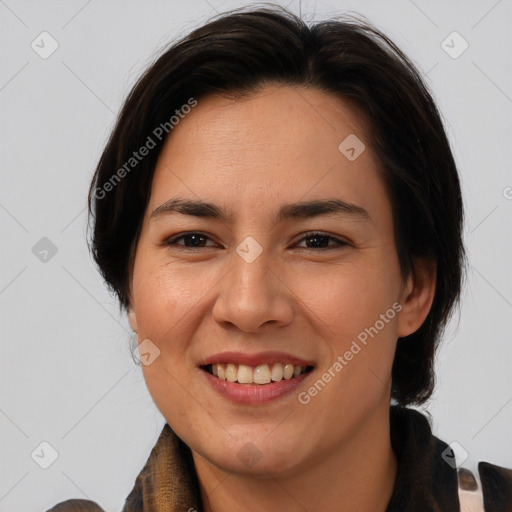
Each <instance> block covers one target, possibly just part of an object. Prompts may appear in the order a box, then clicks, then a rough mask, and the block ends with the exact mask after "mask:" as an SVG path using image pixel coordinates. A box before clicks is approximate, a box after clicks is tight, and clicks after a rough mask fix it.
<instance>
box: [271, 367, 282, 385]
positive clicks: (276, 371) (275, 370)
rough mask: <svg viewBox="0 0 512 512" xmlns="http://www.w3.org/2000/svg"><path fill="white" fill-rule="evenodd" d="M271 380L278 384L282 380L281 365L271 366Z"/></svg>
mask: <svg viewBox="0 0 512 512" xmlns="http://www.w3.org/2000/svg"><path fill="white" fill-rule="evenodd" d="M271 377H272V380H273V381H274V382H279V381H280V380H283V365H282V364H273V365H272V375H271Z"/></svg>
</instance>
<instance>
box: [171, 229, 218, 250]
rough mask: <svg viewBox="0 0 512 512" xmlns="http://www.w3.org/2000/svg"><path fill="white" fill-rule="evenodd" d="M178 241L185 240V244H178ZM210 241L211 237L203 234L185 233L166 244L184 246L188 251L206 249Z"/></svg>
mask: <svg viewBox="0 0 512 512" xmlns="http://www.w3.org/2000/svg"><path fill="white" fill-rule="evenodd" d="M178 240H183V241H184V243H183V244H180V243H177V242H178ZM207 240H210V238H209V237H207V236H206V235H204V234H202V233H184V234H182V235H179V236H177V237H174V238H170V239H169V240H167V241H166V242H165V243H166V245H174V246H176V245H177V246H182V247H185V248H187V249H194V248H202V247H206V245H205V243H206V241H207Z"/></svg>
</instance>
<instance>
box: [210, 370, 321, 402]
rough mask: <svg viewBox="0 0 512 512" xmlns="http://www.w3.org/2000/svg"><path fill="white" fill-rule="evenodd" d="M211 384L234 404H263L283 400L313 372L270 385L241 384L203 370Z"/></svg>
mask: <svg viewBox="0 0 512 512" xmlns="http://www.w3.org/2000/svg"><path fill="white" fill-rule="evenodd" d="M202 372H203V373H204V375H205V376H206V378H207V379H208V381H209V383H210V384H211V386H212V387H213V389H215V391H217V392H218V393H220V394H221V395H222V396H224V397H226V398H229V399H230V400H232V401H233V402H237V403H244V404H261V403H266V402H270V401H272V400H277V399H278V398H282V397H284V396H286V395H288V394H290V393H292V392H293V391H294V390H296V389H297V388H298V387H299V386H300V385H301V384H302V382H303V381H304V379H306V378H307V377H308V376H309V375H310V374H311V372H312V371H309V372H307V373H303V374H301V375H299V376H298V377H293V378H292V379H283V380H280V381H279V382H271V383H269V384H239V383H238V382H229V381H228V380H221V379H219V378H218V377H215V376H214V375H212V374H211V373H208V372H207V371H206V370H202Z"/></svg>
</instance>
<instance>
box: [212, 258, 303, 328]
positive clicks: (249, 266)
mask: <svg viewBox="0 0 512 512" xmlns="http://www.w3.org/2000/svg"><path fill="white" fill-rule="evenodd" d="M230 266H231V268H230V270H229V271H228V273H227V274H226V276H225V278H224V279H222V281H221V283H220V284H219V286H220V290H219V294H218V296H217V299H216V301H215V305H214V307H213V318H214V320H215V321H216V322H217V323H219V324H221V325H223V326H224V327H226V326H229V325H233V326H236V327H238V328H239V329H240V330H242V331H244V332H252V333H256V332H258V331H259V330H260V329H261V328H262V326H264V325H274V326H276V327H278V326H284V325H287V324H288V323H290V322H291V319H292V317H293V304H292V298H293V293H292V291H291V290H290V288H289V287H288V286H287V285H286V283H285V281H284V279H283V278H282V276H279V272H277V271H276V268H275V265H272V262H271V261H270V259H269V256H268V255H267V254H266V252H265V250H263V252H262V253H261V255H260V256H259V257H258V258H257V259H256V260H254V261H252V262H248V261H245V260H244V259H243V258H242V257H241V256H240V255H239V254H238V253H233V256H232V261H230Z"/></svg>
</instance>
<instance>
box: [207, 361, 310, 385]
mask: <svg viewBox="0 0 512 512" xmlns="http://www.w3.org/2000/svg"><path fill="white" fill-rule="evenodd" d="M204 369H205V370H206V371H207V372H208V373H210V374H211V375H213V376H215V377H217V378H218V379H220V380H224V381H228V382H237V383H239V384H258V385H266V384H270V383H272V382H280V381H282V380H290V379H294V378H297V377H299V376H300V375H302V374H304V373H308V372H310V371H311V370H312V369H313V367H312V366H307V367H306V366H298V365H293V364H291V363H273V364H260V365H257V366H249V365H246V364H234V363H216V364H209V365H207V366H205V367H204Z"/></svg>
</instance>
